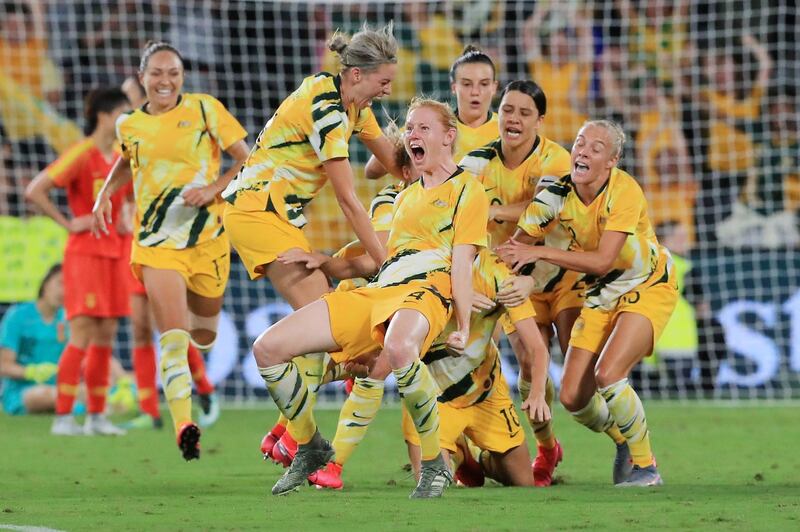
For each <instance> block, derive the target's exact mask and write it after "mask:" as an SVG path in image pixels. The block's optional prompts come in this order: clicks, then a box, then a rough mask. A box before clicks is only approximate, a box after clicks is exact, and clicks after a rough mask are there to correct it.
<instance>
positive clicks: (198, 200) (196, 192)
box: [181, 183, 218, 207]
mask: <svg viewBox="0 0 800 532" xmlns="http://www.w3.org/2000/svg"><path fill="white" fill-rule="evenodd" d="M217 192H218V191H217V186H216V185H215V184H213V183H212V184H211V185H206V186H204V187H200V188H190V189H187V190H184V191H183V194H181V196H183V201H184V203H186V205H189V206H191V207H202V206H203V205H208V204H209V203H211V202H212V201H214V198H216V197H217Z"/></svg>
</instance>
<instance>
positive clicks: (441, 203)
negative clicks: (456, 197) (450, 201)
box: [433, 199, 447, 209]
mask: <svg viewBox="0 0 800 532" xmlns="http://www.w3.org/2000/svg"><path fill="white" fill-rule="evenodd" d="M433 206H434V207H439V208H442V209H443V208H445V207H447V202H446V201H444V200H440V199H437V200H436V201H434V202H433Z"/></svg>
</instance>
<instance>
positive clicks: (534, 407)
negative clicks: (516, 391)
mask: <svg viewBox="0 0 800 532" xmlns="http://www.w3.org/2000/svg"><path fill="white" fill-rule="evenodd" d="M521 408H522V410H523V412H525V413H526V414H527V415H528V419H530V420H531V422H533V423H544V422H545V421H550V418H551V417H552V415H551V414H550V407H549V406H547V401H545V400H544V394H542V395H541V396H539V397H531V396H530V395H529V396H528V398H527V399H525V402H523V403H522V407H521Z"/></svg>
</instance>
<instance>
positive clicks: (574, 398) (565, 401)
mask: <svg viewBox="0 0 800 532" xmlns="http://www.w3.org/2000/svg"><path fill="white" fill-rule="evenodd" d="M558 400H559V401H561V404H562V405H563V406H564V408H566V409H567V411H568V412H577V411H578V410H580V409H581V408H583V407H584V406H586V405H585V404H584V401H583V398H582V397H581V394H580V393H578V390H577V389H576V388H574V387H572V386H569V385H568V383H563V382H562V383H561V389H560V390H559V391H558Z"/></svg>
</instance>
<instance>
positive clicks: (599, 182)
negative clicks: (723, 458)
mask: <svg viewBox="0 0 800 532" xmlns="http://www.w3.org/2000/svg"><path fill="white" fill-rule="evenodd" d="M624 142H625V133H624V132H623V131H622V129H621V128H620V127H619V126H618V125H617V124H615V123H613V122H610V121H606V120H594V121H590V122H587V123H586V124H585V125H584V126H583V127H582V128H581V130H580V131H579V132H578V136H577V138H576V140H575V144H574V145H573V148H572V172H571V174H570V175H568V176H565V177H563V178H561V179H560V180H558V181H557V182H556V183H554V184H552V185H550V186H549V187H548V188H547V189H545V190H544V191H543V192H541V193H539V194H538V195H537V196H536V198H535V199H534V201H533V202H531V204H530V205H529V206H528V208H527V210H526V211H525V213H524V214H523V216H522V218H520V221H519V227H520V229H521V231H524V232H525V233H527V234H528V235H529V236H531V237H533V238H537V239H538V238H542V237H543V236H544V235H545V233H547V231H548V230H550V229H552V228H553V227H555V226H558V225H560V226H563V227H564V228H565V229H566V230H567V231H569V232H570V234H571V235H573V236H572V238H573V239H574V240H575V242H576V243H577V244H578V245H579V246H580V249H582V250H583V251H571V250H564V249H558V248H554V247H550V246H547V245H545V246H530V245H526V244H523V243H521V242H518V241H516V240H511V241H509V242H508V243H506V244H504V245H503V246H501V247H500V248H499V250H498V251H499V253H500V254H501V256H502V257H503V258H504V260H506V262H507V263H509V264H512V265H514V269H515V270H519V269H520V268H522V267H523V266H524V265H526V264H530V263H534V262H536V263H537V264H538V262H537V261H544V262H548V263H550V264H554V265H556V266H560V267H562V268H567V269H570V270H574V271H578V272H582V273H585V274H587V277H585V278H584V282H585V283H586V301H585V303H584V306H583V309H582V310H581V315H580V317H579V318H578V319H577V321H576V322H575V325H574V327H573V330H572V337H571V339H570V345H569V350H568V351H567V355H566V360H565V364H564V373H563V378H562V382H561V392H560V399H561V402H562V404H563V405H564V406H565V407H566V408H567V410H569V411H570V412H571V413H572V415H573V416H574V417H575V419H576V420H577V421H579V422H580V423H582V424H583V425H585V426H586V427H588V428H590V429H591V430H594V431H597V432H600V431H608V430H609V428H610V427H612V426H613V425H614V423H616V425H617V426H618V427H619V434H617V435H616V436H617V437H616V438H615V439H616V440H617V445H618V453H617V460H616V461H615V467H614V483H615V484H617V485H621V486H653V485H657V484H661V476H660V475H659V474H658V470H657V469H656V464H655V460H654V458H653V454H652V452H651V449H650V436H649V433H648V430H647V422H646V420H645V415H644V408H643V406H642V403H641V401H640V399H639V396H638V395H637V394H636V392H635V391H634V389H633V388H632V387H631V385H630V384H629V383H628V374H629V373H630V371H631V369H632V368H633V367H634V366H635V365H636V364H637V363H638V362H639V361H641V360H642V358H644V357H646V356H648V355H650V353H652V351H653V345H654V343H655V341H656V340H658V337H659V335H660V334H661V331H663V329H664V326H665V325H666V323H667V321H668V320H669V317H670V315H671V314H672V310H673V309H674V307H675V303H676V301H677V298H678V293H677V288H676V284H675V278H674V272H673V268H672V260H671V257H670V255H669V252H668V251H667V250H666V248H664V247H663V246H661V245H659V243H658V240H657V239H656V236H655V233H654V232H653V228H652V226H651V224H650V220H649V218H648V215H647V201H646V200H645V197H644V194H643V193H642V190H641V188H640V187H639V185H638V184H637V183H636V181H635V180H634V179H633V177H631V176H630V175H629V174H627V173H625V172H624V171H622V170H620V169H618V168H617V167H616V164H617V162H618V161H619V157H620V155H621V153H622V146H623V144H624ZM521 231H520V232H518V233H521ZM620 436H622V438H621V440H622V441H620ZM612 437H613V435H612ZM626 446H627V449H628V450H629V451H630V456H631V458H632V461H633V468H632V471H631V469H630V468H629V467H626V464H625V462H626V461H624V460H621V459H620V458H621V457H625V455H626V449H625V447H626Z"/></svg>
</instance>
